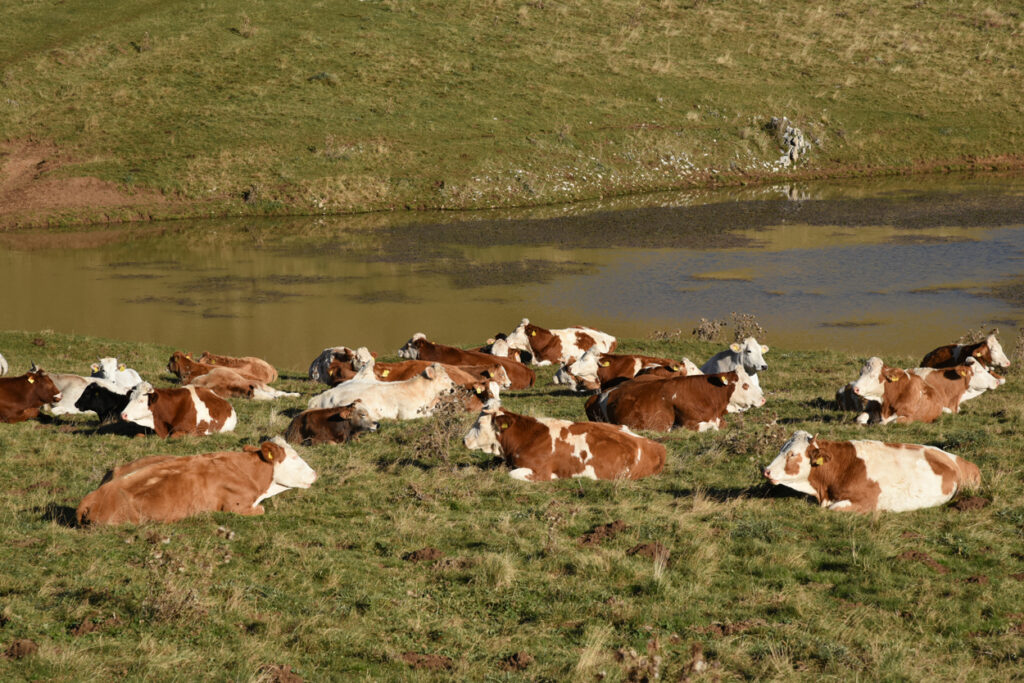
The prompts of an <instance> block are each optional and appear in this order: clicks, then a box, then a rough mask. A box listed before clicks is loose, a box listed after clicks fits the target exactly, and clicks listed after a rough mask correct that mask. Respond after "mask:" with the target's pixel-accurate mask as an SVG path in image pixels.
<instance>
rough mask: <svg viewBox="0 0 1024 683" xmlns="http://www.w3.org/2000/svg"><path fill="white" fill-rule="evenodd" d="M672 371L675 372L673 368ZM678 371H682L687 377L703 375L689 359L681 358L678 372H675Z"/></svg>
mask: <svg viewBox="0 0 1024 683" xmlns="http://www.w3.org/2000/svg"><path fill="white" fill-rule="evenodd" d="M673 370H675V368H674V367H673ZM679 371H682V372H683V373H684V374H685V375H686V376H687V377H691V376H693V375H703V374H704V373H703V372H701V371H700V368H698V367H697V364H696V363H694V362H693V361H692V360H690V359H689V358H683V360H682V361H680V363H679V370H677V372H679Z"/></svg>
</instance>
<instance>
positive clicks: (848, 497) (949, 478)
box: [764, 431, 981, 512]
mask: <svg viewBox="0 0 1024 683" xmlns="http://www.w3.org/2000/svg"><path fill="white" fill-rule="evenodd" d="M764 476H765V478H766V479H768V481H770V482H771V483H772V484H782V485H783V486H787V487H789V488H791V489H795V490H797V491H800V492H802V493H807V494H810V495H812V496H814V497H815V498H816V499H817V500H818V503H819V504H820V505H821V507H827V508H828V509H829V510H845V511H849V512H873V511H875V510H889V511H891V512H904V511H906V510H918V509H920V508H927V507H933V506H936V505H942V504H943V503H946V502H948V501H949V500H950V499H951V498H952V497H953V496H954V495H956V493H957V492H959V491H961V490H963V489H965V488H977V487H978V486H980V485H981V472H980V471H979V470H978V468H977V466H976V465H974V464H973V463H970V462H968V461H966V460H964V459H963V458H960V457H958V456H956V455H954V454H952V453H947V452H946V451H943V450H940V449H938V448H935V447H933V446H922V445H919V444H905V443H882V442H881V441H826V440H824V439H818V437H816V436H811V434H810V433H808V432H804V431H798V432H796V433H795V434H793V437H792V438H791V439H790V440H789V441H787V442H786V445H785V446H783V447H782V450H781V451H780V452H779V455H778V457H776V458H775V460H773V461H772V463H771V464H770V465H768V467H766V468H765V470H764Z"/></svg>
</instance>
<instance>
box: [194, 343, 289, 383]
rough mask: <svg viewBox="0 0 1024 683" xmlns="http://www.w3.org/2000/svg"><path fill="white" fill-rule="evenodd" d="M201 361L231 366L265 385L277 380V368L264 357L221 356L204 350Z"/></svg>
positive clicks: (239, 372)
mask: <svg viewBox="0 0 1024 683" xmlns="http://www.w3.org/2000/svg"><path fill="white" fill-rule="evenodd" d="M199 362H200V363H206V364H208V365H215V366H218V367H228V368H231V369H232V370H234V371H235V372H237V373H238V374H240V375H242V376H244V377H252V378H253V379H254V380H256V381H257V382H259V383H260V384H264V385H266V384H270V383H271V382H275V381H277V368H275V367H274V366H273V365H271V364H270V363H268V362H267V361H265V360H263V359H262V358H256V357H255V356H242V357H240V358H239V357H235V356H219V355H217V354H215V353H210V352H209V351H203V355H201V356H199Z"/></svg>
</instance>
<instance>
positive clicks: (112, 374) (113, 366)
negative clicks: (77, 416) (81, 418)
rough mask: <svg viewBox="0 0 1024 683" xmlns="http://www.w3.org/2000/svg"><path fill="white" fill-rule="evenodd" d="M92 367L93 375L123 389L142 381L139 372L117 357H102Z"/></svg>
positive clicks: (125, 389)
mask: <svg viewBox="0 0 1024 683" xmlns="http://www.w3.org/2000/svg"><path fill="white" fill-rule="evenodd" d="M90 367H91V368H92V376H93V377H96V378H98V379H105V380H107V381H108V382H111V383H112V384H114V385H115V386H117V387H119V388H120V389H121V390H122V391H127V390H129V389H131V388H132V387H134V386H135V385H137V384H138V383H139V382H141V381H142V378H141V377H139V373H137V372H135V371H134V370H132V369H131V368H129V367H126V366H125V364H124V363H118V362H117V358H111V357H109V356H108V357H107V358H100V359H99V362H97V363H93V364H92V366H90ZM83 388H84V387H83ZM72 405H74V404H73V403H72Z"/></svg>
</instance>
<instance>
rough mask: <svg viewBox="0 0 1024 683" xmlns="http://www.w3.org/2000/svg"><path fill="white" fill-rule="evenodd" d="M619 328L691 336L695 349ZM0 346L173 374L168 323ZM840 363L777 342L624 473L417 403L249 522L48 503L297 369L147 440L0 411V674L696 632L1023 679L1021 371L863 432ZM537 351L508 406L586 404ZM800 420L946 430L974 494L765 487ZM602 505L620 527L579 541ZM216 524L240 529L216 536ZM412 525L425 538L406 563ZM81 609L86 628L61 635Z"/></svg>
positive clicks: (807, 661)
mask: <svg viewBox="0 0 1024 683" xmlns="http://www.w3.org/2000/svg"><path fill="white" fill-rule="evenodd" d="M36 337H39V338H41V339H43V341H44V342H45V346H41V347H40V346H35V345H33V344H32V340H33V339H34V338H36ZM625 347H626V349H627V350H637V349H642V350H644V351H647V352H652V353H656V354H658V355H664V354H673V355H682V354H685V355H687V356H689V357H692V358H698V359H701V358H704V357H706V356H708V355H710V353H711V352H712V351H713V350H714V347H713V346H712V345H708V344H699V343H695V342H686V341H683V342H679V341H676V342H671V341H670V342H632V343H627V344H626V345H625ZM0 349H2V350H3V352H4V354H5V356H6V357H7V358H8V360H9V361H11V363H12V368H13V369H14V370H16V371H21V370H22V369H23V367H24V366H25V365H27V363H28V361H29V360H30V359H35V360H36V361H37V362H40V363H42V364H43V365H44V366H46V367H49V368H51V369H55V370H64V371H79V372H84V371H85V370H86V369H87V367H88V363H89V362H91V361H92V360H93V359H95V358H96V357H97V356H99V355H108V354H115V355H117V356H119V357H120V358H122V359H125V360H127V361H128V362H129V363H130V365H132V366H134V367H136V368H137V369H138V370H139V371H140V372H141V373H142V374H143V376H145V377H150V378H157V377H159V378H160V380H161V381H167V380H168V379H169V378H168V376H167V373H166V371H165V370H164V368H163V365H164V363H165V359H166V358H167V357H168V355H169V353H170V351H171V349H169V348H166V347H159V346H140V345H135V344H128V343H120V342H114V341H108V340H102V339H96V338H85V337H72V336H65V335H58V334H51V333H41V334H31V333H17V332H0ZM311 354H312V352H311ZM889 360H891V361H893V362H898V363H900V364H903V365H912V364H913V362H914V361H915V360H916V359H912V358H901V359H889ZM859 361H860V359H858V358H856V357H853V356H849V355H844V354H839V353H834V352H827V351H824V352H787V351H785V350H782V349H773V350H772V352H771V354H770V357H769V362H770V365H771V369H770V370H769V371H767V372H766V373H765V374H764V375H763V378H762V384H763V385H764V386H765V387H766V388H767V389H768V390H769V403H768V405H767V406H766V407H765V408H764V409H761V410H758V411H753V412H750V413H748V414H746V415H744V416H742V417H739V418H736V417H734V418H731V419H730V426H729V427H728V428H727V429H726V430H724V431H722V432H720V433H711V434H700V435H698V434H692V433H671V434H669V435H668V436H667V437H666V439H665V441H666V444H667V446H668V448H669V454H670V457H669V463H668V466H667V470H666V472H665V473H664V474H662V475H661V476H657V477H653V478H650V479H648V480H644V481H641V482H615V483H607V482H592V481H569V482H555V483H552V484H546V485H524V484H523V483H521V482H515V481H512V480H510V479H509V477H508V476H507V475H506V473H505V470H504V468H502V467H493V466H492V464H491V463H490V459H489V457H488V456H483V455H481V454H479V453H470V452H468V451H466V450H465V449H464V448H463V447H462V446H461V440H460V438H461V436H462V433H463V432H464V429H465V427H466V426H467V425H468V423H469V422H470V421H471V420H472V417H471V416H467V417H465V419H457V420H454V421H451V420H449V421H447V422H446V421H445V420H440V419H430V420H420V421H416V422H409V423H404V424H396V423H388V424H385V425H384V426H383V428H382V431H381V433H380V434H377V435H368V436H365V437H363V438H362V439H360V440H359V441H358V442H356V443H354V444H350V445H347V446H345V447H329V446H322V447H317V448H310V449H303V455H304V457H306V459H307V460H308V461H309V462H310V463H311V464H312V465H313V466H314V467H315V468H316V469H317V470H318V472H319V473H320V475H321V477H320V480H319V481H318V482H317V483H316V484H315V485H314V486H313V487H312V488H311V489H309V490H305V491H291V492H287V493H285V494H282V495H280V496H278V497H276V498H273V499H272V500H271V501H270V502H269V504H268V505H267V507H268V512H267V515H266V516H265V517H263V518H243V517H238V516H232V515H228V514H220V513H218V514H215V515H204V516H200V517H196V518H193V519H190V520H187V521H184V522H181V523H178V524H174V525H156V524H147V525H143V526H139V527H133V526H125V527H120V528H98V529H90V530H80V529H73V528H68V527H66V526H63V525H62V524H61V523H59V522H58V521H55V520H58V519H60V518H61V517H62V516H63V515H66V514H67V513H68V511H69V510H68V508H74V507H75V506H77V504H78V501H79V500H80V499H81V497H82V496H83V495H84V494H85V493H86V492H87V491H89V490H90V489H91V488H93V487H95V486H96V485H97V483H98V482H99V479H100V477H101V476H102V473H103V471H104V470H105V469H106V468H108V467H110V466H111V465H114V464H118V463H121V462H124V461H127V460H130V459H134V458H137V457H141V456H143V455H147V454H153V453H175V454H191V453H197V452H208V451H212V450H217V449H235V448H237V447H238V446H240V445H241V444H243V443H255V442H256V441H257V439H258V438H259V437H260V436H261V435H266V434H274V433H280V432H281V431H282V430H283V429H284V428H285V426H286V425H287V423H288V418H287V413H289V412H291V411H292V410H294V409H297V408H299V407H302V406H304V404H305V398H306V397H308V396H309V395H310V394H311V393H312V392H314V391H318V388H317V387H315V386H314V385H313V384H312V383H311V382H309V381H308V380H305V379H304V374H305V373H304V371H302V370H299V369H292V370H291V371H285V372H283V373H282V376H283V378H284V379H283V380H282V381H281V382H279V385H280V386H282V387H285V388H289V389H294V390H298V391H301V392H303V393H304V394H305V396H304V397H303V398H302V399H293V400H289V401H283V402H279V403H275V404H267V403H262V404H257V403H248V402H243V401H238V400H236V401H234V403H235V405H236V408H237V409H238V411H239V414H240V425H239V428H238V430H237V433H234V434H227V435H218V436H215V437H207V438H203V439H199V438H185V439H181V440H174V441H169V442H161V441H158V440H156V439H155V438H145V439H134V440H133V439H126V438H123V437H117V436H109V435H108V436H103V435H96V434H93V433H92V432H93V424H94V423H93V421H91V420H88V419H85V418H67V419H63V420H59V421H56V422H54V423H52V424H39V423H37V422H34V421H32V422H26V423H21V424H17V425H0V459H2V461H3V464H4V468H5V472H6V476H5V477H4V478H3V482H2V483H0V546H2V547H4V548H7V549H8V552H6V553H5V555H4V557H5V559H4V571H3V572H0V614H2V618H0V646H2V647H6V646H7V644H8V643H10V642H11V641H13V640H14V639H15V638H22V637H24V638H31V639H32V640H34V641H36V642H37V643H38V644H39V645H40V650H39V653H38V654H37V655H34V656H32V657H29V658H26V659H23V660H20V661H8V660H5V659H3V658H0V678H3V679H5V680H11V679H16V678H45V679H49V680H87V679H101V680H107V679H109V678H110V677H112V676H121V675H128V676H130V677H132V678H147V679H150V678H156V679H172V678H174V679H186V680H196V679H199V678H201V677H203V678H206V677H212V678H230V679H236V680H245V679H249V678H252V677H254V676H256V675H257V673H258V672H259V671H260V670H261V668H262V667H264V666H265V665H268V664H280V665H288V666H291V667H292V668H293V669H294V670H295V671H297V672H298V673H300V674H301V675H302V676H304V677H305V678H306V679H307V680H325V679H328V678H332V677H335V678H336V677H340V676H341V675H342V674H344V675H346V676H349V677H359V678H369V679H374V680H379V679H382V678H383V679H394V678H399V677H405V676H408V675H409V674H410V669H409V666H408V665H407V664H406V663H404V662H403V661H402V659H401V657H402V655H403V654H404V653H407V652H414V653H420V654H435V655H442V656H446V657H450V658H451V659H452V661H453V668H452V669H451V671H449V672H441V673H438V674H436V675H437V676H438V677H442V678H445V677H449V676H450V677H451V678H453V679H458V680H484V679H499V678H504V677H506V676H507V675H508V676H511V677H512V678H520V677H522V678H528V679H540V680H566V679H569V678H578V679H582V680H587V679H592V678H593V677H594V676H595V675H596V674H598V673H599V672H606V673H607V675H608V678H607V679H606V680H620V679H622V678H625V677H627V676H629V675H630V672H631V671H633V673H636V672H637V671H639V670H641V669H642V668H643V666H644V665H645V664H651V663H652V661H653V656H654V655H656V656H658V657H660V660H659V661H660V671H661V674H662V675H663V676H664V677H665V678H666V680H675V679H676V678H677V677H678V676H679V675H680V674H681V673H684V672H685V670H686V667H687V666H688V664H689V661H690V657H691V654H690V653H691V647H692V646H693V644H694V643H700V644H701V645H702V646H703V648H704V652H705V656H706V657H707V659H708V661H709V662H711V663H712V665H713V666H714V667H716V668H715V669H714V670H713V672H712V673H713V675H715V676H721V677H722V678H723V679H726V680H734V679H739V678H759V679H761V678H769V677H782V678H789V677H807V678H811V677H813V678H816V679H817V678H820V677H826V678H833V679H842V680H848V679H850V678H851V676H858V677H862V678H867V679H879V678H900V679H918V680H929V679H930V680H936V679H942V680H949V679H961V678H966V679H972V680H973V679H1006V678H1010V677H1012V676H1016V675H1019V671H1020V669H1019V667H1020V658H1021V656H1022V655H1024V651H1022V646H1021V639H1020V632H1021V629H1022V628H1024V616H1022V615H1024V583H1022V581H1021V579H1022V573H1024V555H1022V551H1021V548H1022V545H1021V537H1022V533H1024V507H1022V505H1021V502H1020V500H1021V486H1022V484H1021V482H1022V477H1024V468H1022V465H1021V460H1020V456H1019V454H1020V452H1021V451H1022V448H1024V443H1022V441H1024V437H1022V436H1021V433H1022V429H1021V427H1022V422H1024V402H1022V398H1024V396H1022V393H1024V392H1022V389H1021V386H1020V382H1019V380H1016V379H1013V380H1011V381H1010V382H1009V383H1008V384H1007V385H1006V386H1005V387H1003V388H1001V389H1000V390H999V391H997V392H994V393H990V394H986V395H985V396H983V397H981V398H979V399H976V400H975V401H973V402H971V403H970V404H968V405H967V407H966V408H965V410H964V413H963V414H961V415H959V416H946V417H943V418H942V419H941V420H940V421H939V422H937V423H936V424H932V425H921V424H917V425H907V426H891V427H888V428H884V429H879V430H870V431H868V430H865V429H862V428H858V427H857V426H856V425H853V424H851V423H850V420H849V418H848V416H845V415H840V414H837V413H834V412H832V411H831V410H830V409H829V408H828V407H827V406H825V405H824V404H823V403H822V402H821V399H822V398H823V397H824V398H829V397H831V395H832V393H833V391H834V390H835V388H836V387H838V386H839V385H840V384H841V383H842V382H845V381H847V380H848V379H849V378H850V377H852V376H854V375H855V374H856V372H857V370H858V367H859ZM550 375H551V370H550V369H546V370H542V371H541V373H540V381H539V383H538V387H536V388H535V389H533V390H531V391H528V392H524V393H522V394H521V395H516V396H511V395H510V396H507V397H506V400H505V405H506V407H508V408H510V409H513V410H520V411H525V412H530V413H534V414H543V415H552V416H560V417H568V418H577V419H579V418H581V417H582V400H581V399H579V398H577V397H573V396H566V395H563V394H560V393H557V392H555V391H554V389H553V387H552V386H551V385H550V384H549V383H548V380H549V378H550ZM798 428H804V429H808V430H810V431H813V432H817V433H820V434H821V435H823V436H826V437H833V438H843V437H865V436H878V437H880V438H884V439H885V440H891V441H907V442H916V443H929V444H936V445H939V446H941V447H943V448H947V449H949V450H951V451H953V452H956V453H958V454H960V455H963V456H964V457H966V458H968V459H969V460H971V461H973V462H975V463H977V464H978V465H979V466H980V467H981V470H982V473H983V478H984V487H983V491H982V494H983V495H984V496H986V497H988V498H990V499H992V501H993V502H992V504H991V505H990V506H988V507H986V508H984V509H982V510H977V511H971V512H960V511H958V510H956V509H953V508H951V507H942V508H936V509H930V510H923V511H918V512H911V513H903V514H878V515H875V516H854V515H849V514H838V513H829V512H827V511H824V510H821V509H820V508H818V507H816V506H815V505H814V504H813V503H812V502H811V501H810V500H809V499H807V498H806V497H804V496H800V495H795V496H785V495H781V496H777V495H776V496H773V495H772V492H771V491H770V490H769V489H768V487H766V486H764V485H763V483H762V480H761V478H760V476H759V473H758V471H757V466H758V465H760V464H764V463H766V462H767V461H768V460H769V459H771V458H772V457H774V455H775V454H776V453H777V452H778V449H779V448H780V446H781V445H782V443H783V442H784V441H785V440H786V438H788V436H789V434H790V433H791V432H792V431H794V430H796V429H798ZM446 435H447V436H450V437H452V440H450V441H448V440H447V439H445V438H443V437H445V436H446ZM439 436H440V437H441V438H439ZM615 520H621V521H622V522H624V523H625V524H626V525H628V529H626V530H625V531H622V532H621V533H620V534H619V535H617V536H615V537H614V538H611V539H609V540H606V541H605V542H603V543H601V544H597V545H592V546H584V545H581V544H580V543H579V541H578V539H579V537H580V536H581V535H583V534H585V533H587V532H589V531H590V530H591V529H593V528H594V527H595V526H596V525H601V524H606V523H609V522H612V521H615ZM220 525H225V526H226V527H228V528H229V529H230V530H232V531H234V532H235V534H236V536H235V538H234V539H233V540H228V539H226V538H225V537H223V536H222V535H218V533H217V529H218V526H220ZM164 539H168V542H166V543H165V542H164ZM650 542H659V543H662V544H663V545H664V546H665V547H666V548H667V549H668V550H669V552H670V559H669V561H668V563H667V565H666V564H664V563H658V562H655V561H653V560H651V559H649V558H645V557H643V556H641V555H638V554H637V555H630V554H629V550H630V549H631V548H633V547H634V546H636V545H638V544H642V543H650ZM425 547H431V548H435V549H437V550H438V551H439V552H440V553H441V554H442V555H443V557H441V558H439V559H435V560H429V561H425V562H413V561H409V560H406V559H403V558H404V556H406V555H407V554H408V553H410V552H413V551H417V550H420V549H423V548H425ZM12 551H13V552H12ZM908 552H919V553H926V554H927V556H928V557H930V558H932V559H933V560H934V561H936V562H938V563H939V564H940V565H942V567H945V568H946V569H948V573H941V571H940V570H937V569H935V568H933V566H932V565H929V564H927V563H926V562H924V561H922V559H914V558H915V557H917V558H924V556H923V555H918V556H906V555H905V553H908ZM924 559H926V558H924ZM83 622H84V623H87V624H91V623H93V622H98V623H100V624H101V626H100V627H99V628H98V630H97V631H95V632H93V633H89V634H86V635H79V636H76V635H74V634H72V632H71V631H72V629H74V628H75V627H76V626H78V625H80V624H82V623H83ZM630 650H633V651H635V653H636V654H635V656H634V654H631V653H630ZM520 651H525V652H527V653H529V654H530V655H532V657H534V659H535V662H534V663H533V664H531V665H530V666H529V667H528V668H527V669H526V670H525V671H524V672H522V674H507V673H506V672H505V671H503V669H502V668H501V663H502V660H503V659H505V658H506V657H508V656H509V655H511V654H513V653H515V652H520ZM617 652H619V653H620V654H619V655H618V656H617V655H616V653H617ZM649 653H650V654H649ZM644 658H647V661H646V662H644V661H642V660H644ZM421 673H422V674H423V675H424V676H428V675H431V674H428V673H427V672H421Z"/></svg>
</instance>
